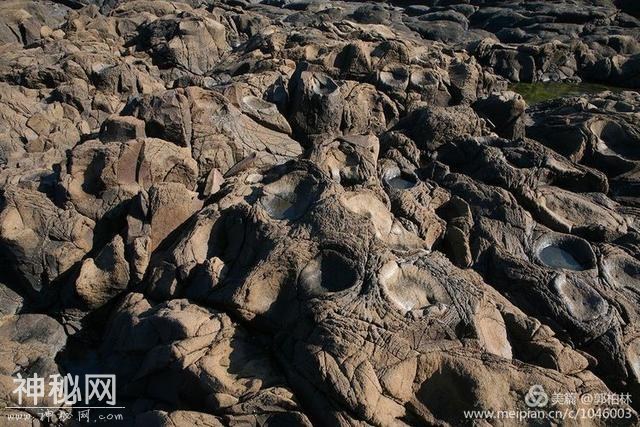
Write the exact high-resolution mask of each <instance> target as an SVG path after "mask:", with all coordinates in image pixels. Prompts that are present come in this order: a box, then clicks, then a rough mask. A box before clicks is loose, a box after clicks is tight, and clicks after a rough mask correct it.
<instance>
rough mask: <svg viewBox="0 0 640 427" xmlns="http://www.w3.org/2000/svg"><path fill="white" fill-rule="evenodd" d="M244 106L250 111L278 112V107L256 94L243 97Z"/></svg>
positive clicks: (269, 113)
mask: <svg viewBox="0 0 640 427" xmlns="http://www.w3.org/2000/svg"><path fill="white" fill-rule="evenodd" d="M241 102H242V104H243V106H244V107H245V108H246V109H247V110H249V111H255V112H259V113H262V114H268V115H271V114H278V108H277V107H276V106H275V105H274V104H272V103H270V102H267V101H265V100H263V99H260V98H258V97H256V96H251V95H247V96H245V97H243V98H242V101H241Z"/></svg>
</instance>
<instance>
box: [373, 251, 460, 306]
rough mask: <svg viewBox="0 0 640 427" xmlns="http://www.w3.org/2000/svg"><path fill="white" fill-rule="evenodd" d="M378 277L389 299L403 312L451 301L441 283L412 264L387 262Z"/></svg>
mask: <svg viewBox="0 0 640 427" xmlns="http://www.w3.org/2000/svg"><path fill="white" fill-rule="evenodd" d="M378 277H379V279H378V280H379V282H380V285H382V287H383V289H384V290H385V291H386V294H387V296H388V297H389V299H390V300H391V301H392V302H393V303H394V304H395V305H396V306H397V307H398V308H400V310H402V312H404V313H406V312H409V311H411V310H418V309H422V308H426V307H428V306H431V305H434V304H438V303H440V304H449V303H450V302H451V301H450V299H449V295H448V294H447V292H446V290H445V289H444V288H443V287H442V286H441V285H439V284H438V283H435V282H433V280H429V277H427V276H426V275H424V274H421V272H420V270H419V269H418V268H417V267H415V266H413V265H410V264H398V263H396V262H388V263H387V264H385V265H384V266H383V267H382V268H381V269H380V273H379V276H378Z"/></svg>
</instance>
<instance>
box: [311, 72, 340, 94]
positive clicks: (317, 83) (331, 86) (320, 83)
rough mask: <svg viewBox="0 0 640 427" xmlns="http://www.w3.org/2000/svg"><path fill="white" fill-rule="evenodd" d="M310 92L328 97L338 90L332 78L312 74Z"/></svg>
mask: <svg viewBox="0 0 640 427" xmlns="http://www.w3.org/2000/svg"><path fill="white" fill-rule="evenodd" d="M311 90H312V91H313V92H314V93H316V94H318V95H325V96H326V95H330V94H332V93H334V92H335V91H337V90H338V84H337V83H336V82H335V81H333V79H332V78H330V77H328V76H325V75H322V74H314V75H313V77H312V79H311Z"/></svg>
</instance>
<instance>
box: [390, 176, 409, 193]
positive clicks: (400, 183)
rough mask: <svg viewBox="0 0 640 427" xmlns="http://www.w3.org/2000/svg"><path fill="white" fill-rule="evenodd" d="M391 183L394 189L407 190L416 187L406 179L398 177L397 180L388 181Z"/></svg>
mask: <svg viewBox="0 0 640 427" xmlns="http://www.w3.org/2000/svg"><path fill="white" fill-rule="evenodd" d="M387 182H388V183H389V185H390V186H391V187H393V188H397V189H400V190H406V189H408V188H411V187H413V186H414V185H416V184H415V183H413V182H411V181H408V180H406V179H403V178H400V177H399V176H396V177H395V178H391V179H390V180H389V181H387Z"/></svg>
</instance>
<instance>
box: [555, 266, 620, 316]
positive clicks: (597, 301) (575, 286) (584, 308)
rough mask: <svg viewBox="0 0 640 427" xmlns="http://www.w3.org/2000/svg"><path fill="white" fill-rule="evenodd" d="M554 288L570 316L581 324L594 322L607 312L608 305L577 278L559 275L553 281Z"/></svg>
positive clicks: (585, 283)
mask: <svg viewBox="0 0 640 427" xmlns="http://www.w3.org/2000/svg"><path fill="white" fill-rule="evenodd" d="M554 287H555V289H556V292H557V293H558V295H559V296H560V298H561V299H562V301H563V302H564V304H565V306H566V307H567V309H568V310H569V312H570V313H571V315H572V316H573V317H575V318H576V319H578V320H579V321H581V322H589V321H592V320H595V319H597V318H599V317H601V316H603V315H604V314H606V312H607V309H608V304H607V302H606V301H605V300H604V298H602V297H601V296H600V294H598V293H597V292H596V291H595V290H594V289H593V287H592V286H590V285H589V284H588V283H587V282H585V281H584V280H582V279H580V278H578V277H567V276H565V275H564V274H560V275H558V277H557V278H556V279H555V281H554Z"/></svg>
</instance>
